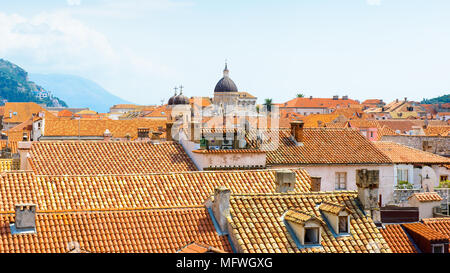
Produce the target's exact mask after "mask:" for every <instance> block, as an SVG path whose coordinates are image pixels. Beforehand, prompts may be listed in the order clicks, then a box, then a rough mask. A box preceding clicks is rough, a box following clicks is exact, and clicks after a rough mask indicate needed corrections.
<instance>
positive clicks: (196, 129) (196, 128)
mask: <svg viewBox="0 0 450 273" xmlns="http://www.w3.org/2000/svg"><path fill="white" fill-rule="evenodd" d="M200 130H201V129H200V123H198V122H194V121H192V122H191V123H189V132H190V140H191V141H192V142H198V141H200V133H201V132H200Z"/></svg>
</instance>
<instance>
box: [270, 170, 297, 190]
mask: <svg viewBox="0 0 450 273" xmlns="http://www.w3.org/2000/svg"><path fill="white" fill-rule="evenodd" d="M275 179H276V192H279V193H286V192H290V191H293V190H294V187H295V182H296V178H295V172H293V171H291V170H277V171H275Z"/></svg>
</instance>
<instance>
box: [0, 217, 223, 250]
mask: <svg viewBox="0 0 450 273" xmlns="http://www.w3.org/2000/svg"><path fill="white" fill-rule="evenodd" d="M11 221H14V215H13V214H8V213H7V214H5V213H1V214H0V230H1V232H0V253H66V252H73V250H72V249H71V247H70V246H71V245H73V246H76V245H77V244H78V246H79V248H80V249H81V250H82V252H110V253H111V252H121V253H138V252H143V253H148V252H150V253H167V252H172V253H173V252H176V251H177V250H179V249H180V248H181V247H183V246H185V245H186V244H188V243H189V242H192V241H196V242H199V243H202V244H206V245H210V246H213V247H215V248H218V249H219V250H222V251H226V252H230V251H231V246H230V244H229V241H228V239H227V237H226V236H219V235H218V234H217V232H216V229H215V228H214V224H213V222H212V220H211V218H210V216H209V213H208V211H207V210H206V208H186V209H169V210H167V209H142V210H112V211H100V212H98V211H97V212H55V213H37V215H36V231H37V232H36V233H35V234H21V235H11V232H10V225H9V224H10V222H11ZM73 242H76V243H75V244H74V243H73Z"/></svg>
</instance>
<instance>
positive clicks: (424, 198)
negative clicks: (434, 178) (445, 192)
mask: <svg viewBox="0 0 450 273" xmlns="http://www.w3.org/2000/svg"><path fill="white" fill-rule="evenodd" d="M413 196H414V197H416V198H417V200H419V202H439V201H442V197H441V196H440V195H439V194H438V193H437V192H416V193H414V194H412V195H411V196H410V197H408V199H409V198H411V197H413Z"/></svg>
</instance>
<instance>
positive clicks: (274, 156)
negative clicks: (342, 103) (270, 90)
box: [249, 128, 392, 165]
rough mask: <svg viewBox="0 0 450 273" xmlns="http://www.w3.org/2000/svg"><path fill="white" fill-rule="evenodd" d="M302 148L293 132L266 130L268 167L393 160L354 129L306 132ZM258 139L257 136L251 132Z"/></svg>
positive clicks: (374, 162)
mask: <svg viewBox="0 0 450 273" xmlns="http://www.w3.org/2000/svg"><path fill="white" fill-rule="evenodd" d="M303 132H304V140H303V145H302V146H297V145H296V143H295V142H294V141H293V140H292V139H291V130H289V129H279V130H265V131H263V132H262V134H263V140H264V143H266V144H267V150H268V151H267V164H268V165H283V164H391V162H392V161H391V160H390V159H389V158H388V157H387V156H386V155H384V154H383V153H382V152H381V151H380V150H378V149H377V148H376V147H375V146H374V144H373V143H372V142H371V141H369V140H367V139H366V138H365V137H364V136H363V135H361V134H360V133H359V132H358V131H356V130H354V129H335V128H305V129H303ZM249 138H250V139H256V138H257V137H256V132H254V131H251V132H250V137H249Z"/></svg>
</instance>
